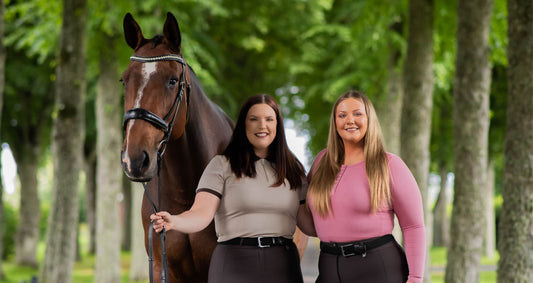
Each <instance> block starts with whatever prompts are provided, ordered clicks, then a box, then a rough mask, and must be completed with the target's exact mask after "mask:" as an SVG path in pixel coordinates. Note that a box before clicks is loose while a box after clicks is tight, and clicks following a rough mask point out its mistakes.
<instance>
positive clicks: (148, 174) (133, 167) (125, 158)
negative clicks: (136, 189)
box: [120, 151, 156, 182]
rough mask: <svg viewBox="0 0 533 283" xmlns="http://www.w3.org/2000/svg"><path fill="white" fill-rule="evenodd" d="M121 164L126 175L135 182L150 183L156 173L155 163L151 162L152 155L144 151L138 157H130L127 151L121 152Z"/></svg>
mask: <svg viewBox="0 0 533 283" xmlns="http://www.w3.org/2000/svg"><path fill="white" fill-rule="evenodd" d="M120 155H121V163H122V169H123V170H124V173H125V174H126V176H127V177H128V179H130V181H133V182H148V181H150V180H151V179H152V178H153V177H154V175H155V172H156V166H154V163H155V162H152V160H150V155H149V154H148V153H147V152H146V151H142V152H140V153H139V154H137V155H136V156H129V155H128V154H126V152H125V151H122V152H121V154H120Z"/></svg>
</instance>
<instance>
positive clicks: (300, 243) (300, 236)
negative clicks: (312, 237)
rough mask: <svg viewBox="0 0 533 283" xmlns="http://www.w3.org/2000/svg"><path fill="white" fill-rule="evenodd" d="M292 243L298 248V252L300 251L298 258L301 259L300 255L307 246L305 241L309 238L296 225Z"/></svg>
mask: <svg viewBox="0 0 533 283" xmlns="http://www.w3.org/2000/svg"><path fill="white" fill-rule="evenodd" d="M293 240H294V243H295V244H296V247H297V248H298V252H299V253H300V260H302V256H303V255H304V252H305V249H306V248H307V241H308V240H309V237H308V236H307V235H305V234H304V233H303V232H302V231H300V229H299V228H298V227H296V231H295V232H294V235H293Z"/></svg>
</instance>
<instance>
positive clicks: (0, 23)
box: [0, 0, 6, 280]
mask: <svg viewBox="0 0 533 283" xmlns="http://www.w3.org/2000/svg"><path fill="white" fill-rule="evenodd" d="M4 9H5V7H4V0H0V121H1V118H2V107H3V104H4V84H5V65H6V49H5V47H4ZM1 124H2V123H0V125H1ZM0 163H1V162H0ZM0 175H1V174H0ZM3 192H4V188H3V186H2V176H0V223H4V200H3ZM2 226H3V225H0V235H4V228H3V227H2ZM2 238H3V237H0V280H3V279H4V278H5V275H4V267H3V264H2V256H1V255H2V254H3V251H4V242H3V241H2Z"/></svg>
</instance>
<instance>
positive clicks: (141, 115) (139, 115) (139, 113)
mask: <svg viewBox="0 0 533 283" xmlns="http://www.w3.org/2000/svg"><path fill="white" fill-rule="evenodd" d="M130 60H131V61H136V62H141V63H151V62H158V61H176V62H178V63H181V66H182V73H181V77H180V81H179V91H178V93H177V95H176V98H175V99H174V103H173V104H172V107H171V108H170V110H169V111H168V113H167V114H166V115H165V117H163V118H160V117H159V116H157V115H156V114H154V113H152V112H150V111H148V110H146V109H143V108H133V109H130V110H128V111H126V113H124V132H125V131H126V127H127V125H128V122H129V120H132V119H141V120H144V121H147V122H148V123H150V124H152V125H153V126H154V127H156V128H158V129H160V130H162V131H163V133H164V135H163V138H162V139H161V142H160V143H159V148H158V150H157V177H158V187H157V193H158V206H157V207H156V206H155V203H154V201H153V199H152V197H151V196H150V194H149V192H148V188H147V184H146V182H143V187H144V192H145V194H146V196H147V197H148V199H149V200H150V204H151V205H152V208H153V210H154V213H157V212H158V208H159V209H161V159H162V158H163V154H164V153H165V148H166V145H167V143H168V140H169V138H170V134H171V132H172V127H173V125H174V121H175V119H176V116H177V113H178V109H179V105H180V102H181V99H182V98H183V94H184V92H185V91H187V113H186V117H187V120H188V118H189V102H190V96H191V84H190V83H189V80H188V79H187V76H186V75H185V69H186V68H187V63H186V62H185V59H183V57H182V56H180V55H177V54H168V55H161V56H154V57H143V56H136V55H133V56H131V57H130ZM185 87H187V90H185ZM171 116H172V119H171V120H170V122H169V123H167V122H166V121H167V120H168V119H169V118H170V117H171ZM153 225H154V221H152V222H150V226H149V228H148V264H149V276H150V283H153V280H154V279H153V261H154V259H153V239H152V238H153ZM159 236H160V239H161V282H162V283H167V282H168V278H167V275H168V262H167V253H166V248H165V238H166V230H165V228H163V230H162V231H161V232H160V234H159Z"/></svg>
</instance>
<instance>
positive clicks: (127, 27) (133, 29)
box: [124, 13, 144, 50]
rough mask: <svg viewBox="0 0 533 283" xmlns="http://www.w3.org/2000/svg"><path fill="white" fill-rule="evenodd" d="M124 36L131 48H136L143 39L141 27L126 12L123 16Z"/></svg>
mask: <svg viewBox="0 0 533 283" xmlns="http://www.w3.org/2000/svg"><path fill="white" fill-rule="evenodd" d="M124 37H125V38H126V43H128V45H129V46H130V47H131V48H132V49H133V50H137V48H139V47H140V46H141V43H142V42H143V41H144V36H143V32H142V30H141V27H140V26H139V24H137V22H136V21H135V20H134V19H133V16H132V15H131V14H130V13H127V14H126V16H124Z"/></svg>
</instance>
